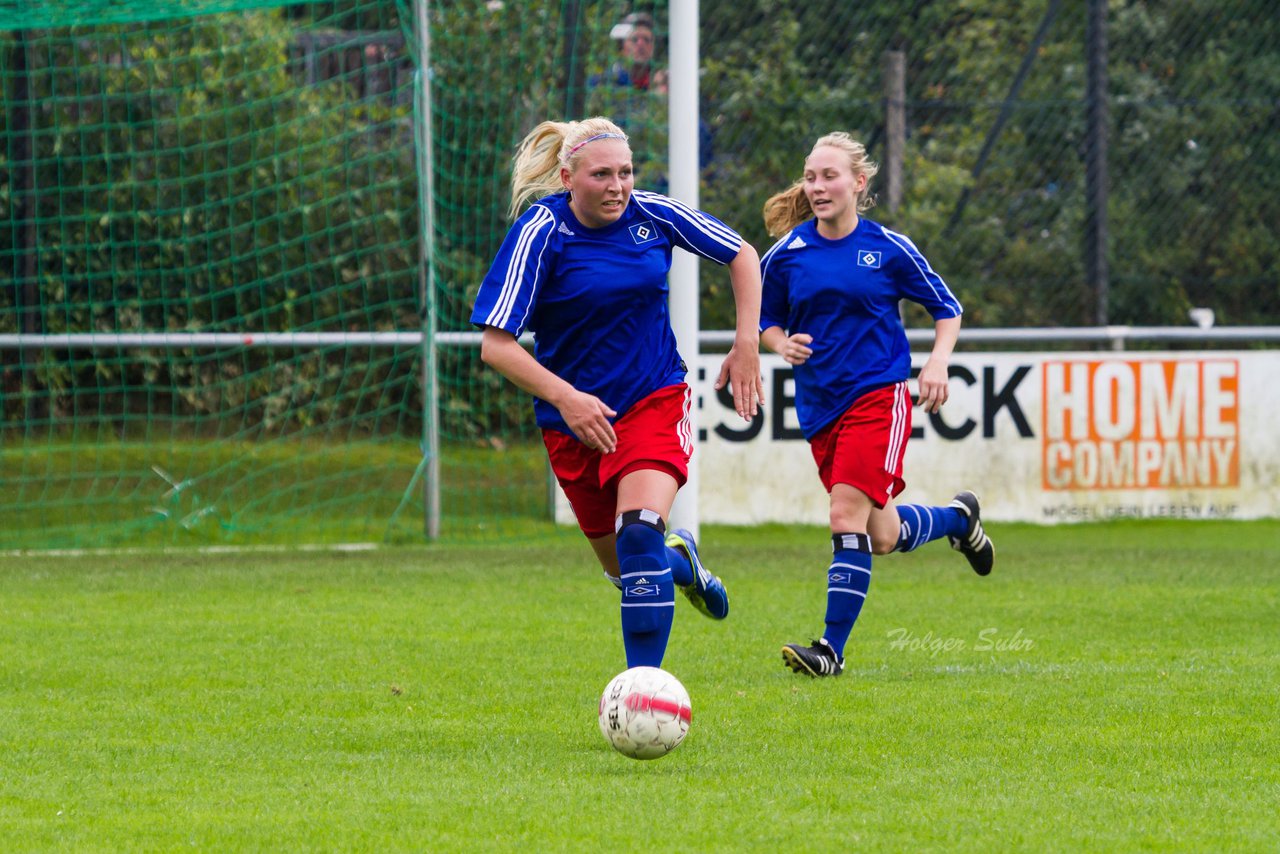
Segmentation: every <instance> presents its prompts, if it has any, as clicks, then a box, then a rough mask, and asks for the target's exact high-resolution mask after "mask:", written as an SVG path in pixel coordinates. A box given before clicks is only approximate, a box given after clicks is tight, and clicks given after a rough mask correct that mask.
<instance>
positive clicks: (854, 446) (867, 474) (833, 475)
mask: <svg viewBox="0 0 1280 854" xmlns="http://www.w3.org/2000/svg"><path fill="white" fill-rule="evenodd" d="M910 435H911V394H910V393H909V392H908V391H907V384H906V383H905V382H901V383H897V384H896V385H891V386H885V387H884V388H878V389H876V390H875V391H869V392H867V393H866V394H864V395H863V396H862V397H860V398H858V399H857V400H855V401H854V402H853V406H850V407H849V408H848V409H847V410H845V413H844V414H843V415H841V416H840V417H839V418H837V419H836V420H835V421H832V422H831V423H830V424H828V425H827V426H826V427H824V428H822V431H821V432H820V433H818V434H817V435H816V436H814V437H813V438H812V439H810V440H809V450H810V451H812V452H813V459H814V461H815V462H816V463H817V464H818V476H819V477H821V478H822V485H823V486H825V487H826V488H827V492H830V491H831V488H832V487H833V486H835V485H836V484H837V483H847V484H848V485H850V486H852V487H854V488H856V489H860V490H862V491H863V492H865V493H866V494H867V495H869V496H871V500H872V501H873V502H874V503H875V505H876V506H877V507H884V505H885V504H886V503H887V502H888V501H889V499H891V498H893V496H895V495H898V494H899V493H901V492H902V489H903V487H904V486H906V482H905V481H904V480H903V479H902V459H903V457H905V456H906V453H907V438H908V437H909V436H910Z"/></svg>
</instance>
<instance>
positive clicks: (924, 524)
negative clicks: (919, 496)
mask: <svg viewBox="0 0 1280 854" xmlns="http://www.w3.org/2000/svg"><path fill="white" fill-rule="evenodd" d="M898 518H899V519H901V520H902V527H901V528H899V529H898V544H897V545H896V546H894V547H893V550H894V551H895V552H909V551H914V550H915V549H917V548H919V547H920V546H923V545H924V544H925V543H929V542H933V541H934V540H937V539H941V538H942V537H963V536H964V535H965V534H967V533H968V532H969V520H968V519H967V518H965V516H964V514H962V513H961V512H960V511H959V510H957V509H956V508H954V507H925V506H924V505H922V504H900V505H898Z"/></svg>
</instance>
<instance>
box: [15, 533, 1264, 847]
mask: <svg viewBox="0 0 1280 854" xmlns="http://www.w3.org/2000/svg"><path fill="white" fill-rule="evenodd" d="M990 531H991V533H992V536H993V537H994V538H995V540H996V543H997V547H998V550H999V551H998V564H997V567H996V571H995V573H994V574H993V575H991V576H990V577H989V578H985V579H980V578H977V577H976V576H974V575H973V574H972V573H971V572H970V571H969V570H968V568H967V565H966V564H965V563H964V561H963V559H962V558H960V557H959V556H958V555H956V554H955V553H954V552H952V551H951V550H949V549H948V548H946V547H945V545H944V544H940V543H934V544H931V545H930V546H927V547H925V548H924V549H922V550H921V551H920V552H917V553H915V554H912V555H894V556H891V557H888V558H882V559H879V560H878V561H877V563H876V571H875V578H874V581H873V583H872V588H871V596H870V598H869V599H868V603H867V606H866V609H865V610H864V611H863V616H862V618H861V620H860V621H859V623H858V626H857V627H856V628H855V630H854V636H853V638H852V640H851V643H850V647H849V663H848V667H847V669H846V672H845V675H844V676H843V677H841V678H839V679H835V680H826V681H814V680H809V679H805V678H802V677H799V676H796V675H795V674H792V673H791V672H790V671H787V670H785V669H784V668H783V667H782V664H781V661H780V657H779V654H778V647H779V646H780V644H782V643H783V642H785V641H793V640H807V639H808V638H809V637H810V636H811V635H813V634H814V633H817V632H818V631H819V630H820V627H821V622H820V621H821V615H822V609H823V600H824V595H823V590H824V589H825V568H826V564H825V560H826V558H827V538H826V535H825V534H824V532H823V531H821V530H819V529H814V528H810V529H796V528H783V527H780V526H773V527H766V528H758V529H751V530H747V529H731V528H718V527H712V528H707V529H706V530H704V532H703V540H704V544H703V552H704V558H705V559H706V561H707V562H708V564H709V565H710V566H711V567H712V568H713V569H714V570H715V571H717V572H719V573H720V574H722V575H723V576H724V577H725V579H726V581H727V582H728V584H729V588H730V592H731V594H732V597H733V613H732V615H731V616H730V618H729V619H728V620H727V621H726V622H724V623H714V622H712V621H710V620H707V619H705V618H703V617H701V616H700V615H698V614H697V613H696V612H694V611H693V609H692V608H690V607H688V605H687V603H685V602H683V600H681V601H679V602H677V605H678V610H677V614H676V626H675V629H674V632H673V635H672V645H671V648H670V650H669V652H668V655H667V660H666V662H665V666H666V668H667V669H669V670H671V671H672V672H673V673H675V674H676V675H677V676H678V677H679V678H680V679H681V680H682V681H683V682H684V684H685V686H686V687H687V688H688V689H689V692H690V694H691V696H692V698H693V708H694V715H693V727H692V729H691V731H690V734H689V737H688V738H687V739H686V741H685V743H684V744H683V745H682V746H681V747H680V748H679V749H678V750H677V751H676V752H675V753H673V754H671V755H670V756H667V757H665V758H663V759H660V760H656V761H653V762H636V761H633V760H630V759H626V758H625V757H623V756H621V755H619V754H617V753H615V752H613V751H612V749H611V748H609V747H608V746H607V745H606V743H605V742H604V740H603V739H602V738H601V736H600V733H599V731H598V730H597V727H596V714H595V712H596V703H597V699H598V696H599V692H600V691H601V690H602V689H603V687H604V685H605V683H606V682H607V681H608V680H609V679H610V678H611V677H612V676H613V675H614V674H615V673H616V672H618V671H619V670H621V669H622V667H623V656H622V647H621V640H620V638H619V633H618V627H617V605H616V594H615V593H614V592H613V590H612V588H611V587H609V585H607V584H606V583H605V581H604V580H603V579H601V578H600V574H599V570H598V569H597V568H596V567H595V566H594V565H593V563H592V561H591V559H590V557H589V554H588V549H587V547H586V546H585V544H583V543H580V542H572V541H569V542H566V541H563V540H561V541H558V542H550V543H548V542H542V543H533V544H511V545H508V546H502V547H499V546H488V547H485V546H463V545H449V546H440V547H431V548H393V549H383V550H379V551H375V552H363V553H333V552H286V553H267V552H254V553H243V554H213V555H209V554H199V553H195V552H187V553H178V554H173V555H157V554H136V553H128V554H116V555H108V556H102V555H94V556H86V557H33V556H23V557H12V556H10V557H3V558H0V839H3V840H4V848H5V850H9V851H29V850H103V851H119V850H175V849H179V848H182V849H194V850H203V851H230V850H262V851H266V850H272V851H278V850H303V849H311V850H316V849H322V850H372V849H375V848H376V849H391V850H415V851H432V852H438V851H466V852H471V851H513V850H522V851H536V852H541V851H582V850H605V849H617V850H644V849H661V850H672V851H770V852H808V851H813V852H830V851H847V850H852V849H853V848H854V847H858V848H869V849H872V850H902V851H915V850H937V851H984V852H985V851H991V850H1025V851H1077V850H1092V851H1098V850H1104V851H1110V850H1177V851H1215V852H1216V851H1225V850H1258V851H1263V850H1275V846H1276V840H1277V839H1280V817H1278V815H1277V804H1278V803H1280V763H1277V756H1280V739H1278V738H1277V735H1276V724H1277V721H1278V720H1280V701H1278V700H1277V684H1278V683H1277V674H1278V673H1280V607H1278V605H1280V602H1278V600H1280V521H1276V520H1272V521H1266V522H1256V523H1230V522H1222V523H1216V522H1215V523H1210V522H1205V523H1179V522H1126V523H1115V524H1108V525H1096V526H1079V527H1062V528H1038V527H1031V526H1022V525H1000V524H998V523H997V524H993V525H991V526H990Z"/></svg>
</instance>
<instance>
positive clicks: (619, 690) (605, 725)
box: [600, 667, 693, 759]
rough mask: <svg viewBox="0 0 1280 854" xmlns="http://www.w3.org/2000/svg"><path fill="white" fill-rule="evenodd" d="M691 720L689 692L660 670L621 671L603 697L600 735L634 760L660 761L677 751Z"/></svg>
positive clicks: (678, 681) (637, 669)
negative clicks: (661, 757)
mask: <svg viewBox="0 0 1280 854" xmlns="http://www.w3.org/2000/svg"><path fill="white" fill-rule="evenodd" d="M692 718H693V709H692V707H691V706H690V705H689V692H688V691H686V690H685V689H684V686H683V685H681V684H680V680H679V679H676V677H674V676H672V675H671V674H670V673H668V672H667V671H665V670H662V669H660V668H657V667H632V668H631V669H629V670H624V671H622V672H621V673H619V674H618V675H617V676H615V677H613V680H612V681H610V682H609V684H608V685H607V686H605V689H604V694H602V695H601V696H600V732H602V733H604V737H605V739H606V740H607V741H608V742H609V743H610V744H612V745H613V746H614V747H615V748H616V749H617V750H618V752H619V753H622V754H623V755H625V756H630V757H631V758H632V759H657V758H658V757H659V756H666V755H667V754H668V753H670V752H671V751H673V750H675V749H676V747H678V746H679V744H680V742H682V741H684V737H685V736H686V735H687V734H688V732H689V721H690V720H692Z"/></svg>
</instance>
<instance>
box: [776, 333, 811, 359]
mask: <svg viewBox="0 0 1280 854" xmlns="http://www.w3.org/2000/svg"><path fill="white" fill-rule="evenodd" d="M812 343H813V336H812V335H806V334H805V333H803V332H797V333H796V334H795V335H792V336H790V337H789V338H787V343H786V344H784V345H783V347H782V353H781V356H782V358H783V359H784V360H785V361H786V363H787V364H788V365H802V364H804V363H805V362H807V361H809V357H810V356H812V355H813V350H812V348H810V347H809V345H810V344H812Z"/></svg>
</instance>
